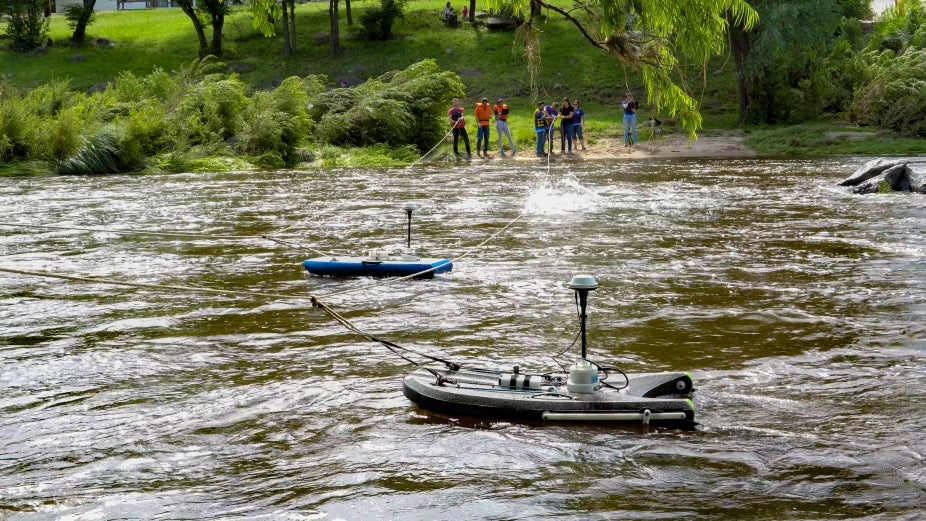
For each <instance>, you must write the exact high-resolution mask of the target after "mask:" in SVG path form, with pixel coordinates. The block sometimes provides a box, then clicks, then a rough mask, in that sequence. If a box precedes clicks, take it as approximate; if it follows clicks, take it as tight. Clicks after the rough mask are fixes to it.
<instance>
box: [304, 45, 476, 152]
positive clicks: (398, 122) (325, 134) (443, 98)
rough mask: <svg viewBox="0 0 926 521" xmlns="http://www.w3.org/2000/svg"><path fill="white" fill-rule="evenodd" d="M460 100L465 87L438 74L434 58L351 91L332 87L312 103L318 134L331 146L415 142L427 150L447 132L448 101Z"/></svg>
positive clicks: (448, 75)
mask: <svg viewBox="0 0 926 521" xmlns="http://www.w3.org/2000/svg"><path fill="white" fill-rule="evenodd" d="M455 96H457V97H460V96H463V83H462V82H461V81H460V78H459V77H458V76H457V75H456V74H454V73H451V72H448V71H444V72H440V71H439V70H438V68H437V64H436V63H435V62H434V60H424V61H421V62H419V63H416V64H413V65H411V66H410V67H408V68H407V69H405V70H403V71H397V72H391V73H387V74H384V75H382V76H380V77H378V78H375V79H371V80H368V81H367V82H366V83H364V84H362V85H359V86H357V87H355V88H353V89H334V90H332V91H329V92H326V93H323V94H320V95H319V96H317V97H316V98H314V99H313V102H314V108H313V112H312V113H313V115H314V116H315V117H316V118H317V119H318V121H319V122H318V127H317V132H316V133H317V135H318V137H319V139H320V140H321V141H324V142H326V143H330V144H333V145H341V146H343V145H346V146H366V145H373V144H376V143H384V144H387V145H390V146H396V147H398V146H402V145H406V144H409V143H411V144H414V145H415V146H416V147H417V148H418V150H427V149H429V148H431V147H432V146H433V145H434V143H436V142H437V141H439V140H440V139H441V138H442V137H443V136H444V133H445V130H444V128H443V121H444V115H445V110H446V106H447V103H448V102H449V100H450V99H451V98H453V97H455Z"/></svg>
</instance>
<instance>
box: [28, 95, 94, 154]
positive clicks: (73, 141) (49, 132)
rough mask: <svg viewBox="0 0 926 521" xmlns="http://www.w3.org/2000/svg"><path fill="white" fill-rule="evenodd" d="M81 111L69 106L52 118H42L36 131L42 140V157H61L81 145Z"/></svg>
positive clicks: (82, 126) (82, 122) (82, 127)
mask: <svg viewBox="0 0 926 521" xmlns="http://www.w3.org/2000/svg"><path fill="white" fill-rule="evenodd" d="M84 122H85V120H84V119H83V117H82V111H81V110H80V109H79V108H75V107H71V108H68V109H66V110H62V111H61V112H59V113H58V114H57V117H55V118H53V119H43V120H42V123H43V124H42V126H41V127H40V129H39V131H38V135H39V136H41V137H42V138H43V139H42V141H43V142H44V146H43V148H44V153H43V154H42V155H43V156H46V157H44V158H48V159H61V158H64V157H67V156H68V155H70V154H72V153H73V152H74V151H75V150H77V148H78V147H79V146H80V145H81V142H82V138H81V136H82V135H83V132H84Z"/></svg>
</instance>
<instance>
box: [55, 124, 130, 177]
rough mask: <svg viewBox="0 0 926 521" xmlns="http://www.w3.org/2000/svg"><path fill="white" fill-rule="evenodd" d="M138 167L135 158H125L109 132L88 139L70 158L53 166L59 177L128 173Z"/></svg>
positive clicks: (116, 141) (117, 141)
mask: <svg viewBox="0 0 926 521" xmlns="http://www.w3.org/2000/svg"><path fill="white" fill-rule="evenodd" d="M138 167H139V163H138V162H137V161H136V158H131V157H126V155H125V153H124V152H123V150H122V148H121V147H120V146H119V139H118V138H117V137H116V136H115V135H114V134H113V133H112V132H111V131H106V132H101V133H99V134H97V135H95V136H92V137H90V138H89V139H88V140H87V142H86V143H84V144H83V146H81V147H80V149H78V150H77V151H76V153H75V154H74V155H72V156H70V157H67V158H65V159H63V160H62V161H59V162H58V163H57V164H56V165H55V173H56V174H59V175H98V174H117V173H121V172H130V171H132V170H135V169H137V168H138Z"/></svg>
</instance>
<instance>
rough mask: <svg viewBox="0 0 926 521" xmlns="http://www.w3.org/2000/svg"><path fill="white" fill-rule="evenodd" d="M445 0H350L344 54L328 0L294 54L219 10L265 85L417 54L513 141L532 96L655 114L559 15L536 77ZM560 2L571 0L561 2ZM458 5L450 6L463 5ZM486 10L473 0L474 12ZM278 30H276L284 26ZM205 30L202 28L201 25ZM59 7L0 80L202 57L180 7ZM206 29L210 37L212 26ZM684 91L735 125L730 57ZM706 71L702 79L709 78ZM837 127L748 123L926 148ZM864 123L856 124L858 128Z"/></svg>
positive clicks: (94, 82)
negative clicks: (386, 21) (379, 36)
mask: <svg viewBox="0 0 926 521" xmlns="http://www.w3.org/2000/svg"><path fill="white" fill-rule="evenodd" d="M444 1H445V0H412V1H410V2H408V3H407V4H406V7H405V16H404V17H403V18H400V19H399V20H397V22H396V24H395V26H394V29H393V32H394V34H395V38H394V39H392V40H390V41H386V42H379V41H378V42H369V41H366V40H365V39H364V38H363V37H362V35H361V32H360V31H361V29H362V28H361V26H360V22H359V20H360V15H361V13H362V12H363V11H364V10H365V9H367V8H368V7H370V6H372V5H378V2H376V3H374V2H375V0H365V1H360V2H358V1H355V2H354V3H353V19H354V23H353V25H350V26H348V25H347V21H346V12H345V9H344V5H343V3H342V5H341V11H340V14H341V25H340V26H341V44H342V46H343V47H344V51H343V53H342V54H341V55H340V56H338V57H331V56H330V54H329V46H328V44H327V42H325V41H323V39H320V38H318V35H321V34H325V33H327V31H328V28H329V20H328V3H327V2H324V1H315V2H308V3H302V4H298V5H297V6H296V21H297V29H296V31H297V44H296V49H297V52H296V55H295V56H291V57H287V56H284V55H283V53H282V38H281V37H280V36H277V37H275V38H265V37H264V36H262V35H260V34H259V33H257V32H256V31H255V30H254V29H253V28H252V26H251V14H250V12H249V11H248V10H247V9H246V8H245V7H240V6H236V7H234V8H233V11H232V12H231V14H230V15H229V16H228V17H227V18H226V24H225V31H224V36H225V38H224V49H225V56H224V58H223V61H225V62H226V63H228V64H229V65H232V66H234V67H235V70H238V71H240V72H239V74H240V76H241V78H242V79H243V80H244V81H246V82H247V83H249V84H251V85H253V86H254V87H255V88H256V89H269V88H271V87H273V86H275V85H277V84H278V83H279V81H280V80H281V79H283V78H285V77H288V76H293V75H296V76H306V75H309V74H323V75H325V76H327V78H328V80H329V85H330V86H332V87H334V86H338V85H339V84H340V82H341V80H342V79H349V80H352V81H353V80H357V81H363V80H366V79H368V78H370V77H375V76H378V75H380V74H382V73H385V72H388V71H391V70H398V69H404V68H406V67H408V66H409V65H410V64H412V63H416V62H418V61H420V60H422V59H424V58H432V59H434V60H435V61H436V62H437V63H438V65H439V66H440V67H441V69H445V70H451V71H454V72H456V73H457V74H458V75H459V76H460V77H461V79H462V80H463V82H464V84H465V86H466V94H467V99H466V100H465V101H464V106H466V107H467V109H468V112H469V113H470V114H471V113H472V107H473V105H474V104H475V103H476V102H477V100H479V99H481V98H482V97H483V96H485V97H488V98H489V99H490V100H495V99H496V98H497V97H504V98H505V99H506V101H507V102H508V103H509V105H511V107H512V116H511V124H512V125H511V126H512V129H513V133H514V134H515V137H516V139H517V141H518V142H519V143H520V144H521V145H520V146H522V147H524V146H530V143H532V142H533V140H534V133H533V129H532V123H531V117H532V113H533V109H534V107H535V106H536V101H538V100H541V101H547V102H551V101H553V100H559V99H561V98H562V97H563V96H568V97H569V98H571V99H580V100H581V101H582V105H583V108H584V109H585V111H586V113H587V114H588V126H587V130H586V135H587V139H588V140H589V141H590V142H592V143H594V141H595V140H596V139H598V138H599V137H601V136H605V137H616V136H618V135H620V133H621V129H620V125H621V111H620V105H619V102H620V99H621V97H622V95H623V93H624V92H625V91H627V90H628V89H629V90H631V91H633V92H634V93H635V94H636V95H637V97H638V99H639V100H640V101H641V110H640V113H639V119H640V121H641V122H642V121H643V120H645V119H647V118H649V117H650V116H657V117H659V118H661V119H666V115H664V114H654V112H653V109H652V107H651V106H649V105H648V104H647V103H646V96H645V93H644V92H643V89H642V87H641V84H640V81H639V80H638V78H637V77H636V76H635V74H634V72H633V71H632V70H629V69H627V68H626V67H625V66H623V65H622V64H621V63H620V62H618V61H617V59H615V58H613V57H611V56H609V55H607V54H605V53H604V52H603V51H601V50H598V49H596V48H594V47H592V46H591V45H590V44H589V43H588V42H587V41H586V40H585V39H584V38H583V37H582V35H581V34H580V33H579V32H578V31H577V30H575V28H573V27H572V26H571V25H569V24H568V23H567V22H564V21H561V20H559V19H558V18H556V19H551V20H550V21H546V22H542V23H541V25H540V27H541V29H542V31H543V33H542V35H541V42H542V45H541V57H542V58H541V64H540V67H539V71H538V75H537V76H536V77H535V78H533V81H532V79H531V77H530V75H529V73H528V69H527V63H526V59H525V58H524V56H523V53H522V52H521V49H523V46H522V45H521V44H520V43H519V42H517V41H516V38H515V32H514V31H491V30H488V29H486V28H485V27H484V26H478V25H477V26H471V25H469V24H468V23H463V24H461V26H460V27H459V28H448V27H446V26H445V25H444V24H443V22H442V21H441V17H440V12H441V9H442V8H443V4H444ZM555 3H557V4H561V5H563V6H571V3H570V2H566V1H564V0H558V1H557V2H555ZM462 5H463V4H462V3H460V5H455V8H457V9H460V8H461V7H462ZM480 9H482V6H480V5H479V4H478V3H477V11H478V10H480ZM277 25H278V33H279V32H280V27H279V25H280V24H277ZM207 31H208V28H207ZM69 36H70V29H69V28H68V27H67V24H66V23H65V20H64V18H63V16H61V15H53V16H52V20H51V32H50V38H51V40H52V41H53V45H52V46H51V47H49V48H48V49H47V51H44V52H35V53H14V52H10V51H0V77H2V80H0V88H3V85H4V84H7V85H10V86H13V87H19V88H33V87H36V86H39V85H42V84H45V83H48V82H51V81H61V80H68V81H69V82H70V85H71V87H72V88H74V89H78V90H86V89H89V88H91V87H94V86H101V85H105V84H106V83H107V82H109V81H111V80H113V79H114V78H116V77H117V76H118V75H119V74H120V72H122V71H131V72H133V73H135V74H136V75H146V74H148V73H150V72H151V71H152V70H154V69H156V68H161V69H163V70H166V71H173V70H176V69H177V68H179V67H181V66H182V65H185V64H188V63H190V62H192V61H193V60H195V59H196V57H197V47H198V44H197V40H196V36H195V33H194V31H193V27H192V24H191V22H190V20H189V19H188V18H187V17H186V15H184V14H183V13H182V12H181V11H180V9H177V8H172V9H168V8H160V9H135V10H128V11H108V12H98V13H97V15H96V20H95V22H94V23H93V24H92V25H91V26H90V27H89V28H88V37H89V39H90V40H93V39H96V38H105V39H107V40H108V41H111V42H112V45H111V46H103V45H98V44H94V43H88V44H87V45H85V46H83V47H80V48H74V47H71V46H70V44H69V42H68V38H69ZM207 36H211V34H210V33H208V32H207ZM686 76H687V77H689V78H691V80H690V82H689V83H690V86H691V87H690V89H689V91H690V93H691V94H692V96H693V97H694V98H695V99H696V100H698V101H699V103H700V104H701V107H702V115H703V116H704V127H705V131H706V132H707V133H710V131H711V129H731V128H736V127H737V117H738V114H737V104H736V86H735V76H734V71H733V65H732V60H729V59H728V58H727V57H719V58H718V59H716V60H715V61H714V62H713V63H711V64H709V65H708V67H706V68H704V69H703V71H702V70H701V69H698V68H694V69H692V70H689V71H686ZM705 77H706V78H705ZM840 130H845V129H842V127H841V125H839V124H834V125H822V126H821V125H809V126H803V127H798V128H794V129H792V128H787V129H780V128H751V129H747V131H748V132H749V140H748V144H749V145H750V146H752V147H753V148H755V149H756V150H758V151H760V152H763V153H770V154H778V153H784V151H788V152H789V153H801V154H804V153H806V154H821V153H861V154H869V153H871V154H881V153H888V152H890V153H892V154H898V153H905V152H906V151H919V152H920V153H922V152H921V151H922V150H923V149H924V148H926V147H924V146H923V140H899V139H895V138H892V137H890V136H887V135H875V134H873V135H872V138H871V139H858V138H857V134H853V135H852V138H851V139H848V138H846V136H847V135H839V134H834V133H836V132H839V131H840ZM856 132H860V130H856Z"/></svg>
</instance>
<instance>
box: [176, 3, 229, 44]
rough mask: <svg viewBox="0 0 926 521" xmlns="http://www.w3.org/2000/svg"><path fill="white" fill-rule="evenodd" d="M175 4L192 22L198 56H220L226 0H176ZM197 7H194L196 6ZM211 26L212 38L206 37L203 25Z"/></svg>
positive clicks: (226, 10) (226, 8) (226, 9)
mask: <svg viewBox="0 0 926 521" xmlns="http://www.w3.org/2000/svg"><path fill="white" fill-rule="evenodd" d="M176 1H177V5H179V6H180V9H181V10H182V11H183V13H184V14H186V15H187V17H189V19H190V21H191V22H193V29H194V30H195V31H196V37H197V38H198V39H199V56H200V57H204V56H208V55H210V54H211V55H213V56H216V57H219V58H221V57H222V29H223V28H224V26H225V15H226V14H227V13H228V0H195V4H196V5H194V0H176ZM197 5H198V6H199V7H196V6H197ZM206 25H209V26H211V27H212V39H211V40H207V39H206V29H205V26H206Z"/></svg>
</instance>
